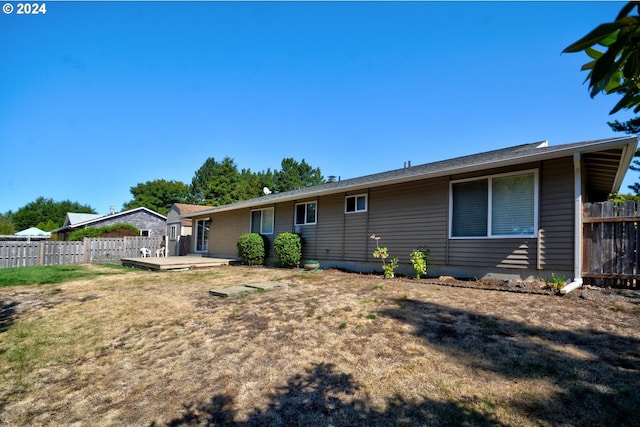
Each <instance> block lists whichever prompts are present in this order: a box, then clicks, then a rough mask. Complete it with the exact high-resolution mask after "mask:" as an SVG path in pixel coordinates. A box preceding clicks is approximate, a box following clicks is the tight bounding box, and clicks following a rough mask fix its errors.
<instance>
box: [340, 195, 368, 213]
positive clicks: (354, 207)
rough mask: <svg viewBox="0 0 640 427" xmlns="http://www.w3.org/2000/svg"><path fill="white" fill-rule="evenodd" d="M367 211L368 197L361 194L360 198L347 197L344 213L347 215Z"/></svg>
mask: <svg viewBox="0 0 640 427" xmlns="http://www.w3.org/2000/svg"><path fill="white" fill-rule="evenodd" d="M366 210H367V195H366V194H360V195H358V196H347V197H345V208H344V211H345V212H346V213H352V212H366Z"/></svg>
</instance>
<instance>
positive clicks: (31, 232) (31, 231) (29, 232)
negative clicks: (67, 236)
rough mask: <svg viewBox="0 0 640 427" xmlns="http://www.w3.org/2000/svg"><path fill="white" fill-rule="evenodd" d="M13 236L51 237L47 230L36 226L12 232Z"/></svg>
mask: <svg viewBox="0 0 640 427" xmlns="http://www.w3.org/2000/svg"><path fill="white" fill-rule="evenodd" d="M13 235H14V236H48V237H51V233H50V232H48V231H43V230H40V229H39V228H38V227H30V228H27V229H26V230H22V231H18V232H17V233H13Z"/></svg>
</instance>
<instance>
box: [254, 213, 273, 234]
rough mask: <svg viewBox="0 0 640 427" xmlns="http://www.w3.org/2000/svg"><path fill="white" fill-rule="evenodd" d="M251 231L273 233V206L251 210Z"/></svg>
mask: <svg viewBox="0 0 640 427" xmlns="http://www.w3.org/2000/svg"><path fill="white" fill-rule="evenodd" d="M251 232H252V233H259V234H273V208H267V209H260V210H255V211H251Z"/></svg>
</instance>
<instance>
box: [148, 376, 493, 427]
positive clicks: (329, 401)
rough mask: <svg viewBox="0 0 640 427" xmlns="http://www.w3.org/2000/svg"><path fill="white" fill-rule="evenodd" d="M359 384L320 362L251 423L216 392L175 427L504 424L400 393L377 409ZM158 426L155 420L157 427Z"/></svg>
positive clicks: (451, 405) (276, 395) (452, 404)
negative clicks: (240, 418) (360, 394)
mask: <svg viewBox="0 0 640 427" xmlns="http://www.w3.org/2000/svg"><path fill="white" fill-rule="evenodd" d="M357 389H358V386H357V384H356V382H355V380H354V379H353V377H352V376H351V375H349V374H343V373H339V372H335V368H334V366H333V365H332V364H317V365H315V366H314V367H313V368H312V369H310V370H309V371H308V372H307V373H305V374H297V375H295V376H294V377H292V378H290V379H289V381H288V383H287V385H286V386H284V387H282V388H280V389H278V390H276V392H275V393H274V395H273V397H272V401H271V403H270V404H269V406H268V407H267V408H266V409H264V410H263V409H259V408H254V409H253V410H252V411H251V412H250V414H249V416H248V419H247V421H241V422H239V421H234V419H235V417H236V411H235V410H234V409H233V403H234V402H233V397H232V396H229V395H216V396H214V397H212V398H211V400H210V401H209V402H207V403H203V404H199V405H185V407H184V410H183V413H182V415H181V416H179V417H177V418H175V419H173V420H171V421H169V422H168V423H167V424H166V425H167V426H170V427H177V426H186V425H206V426H238V427H249V426H256V427H257V426H305V427H306V426H309V427H325V426H327V427H328V426H380V427H382V426H385V427H386V426H392V425H393V426H396V425H406V426H413V425H429V426H439V425H442V426H450V425H474V426H502V425H503V424H501V423H499V422H498V421H496V420H495V419H494V418H493V417H492V416H488V415H486V414H482V413H480V412H477V411H474V410H471V409H469V408H465V407H464V406H463V405H460V404H458V403H456V402H444V403H443V402H437V401H434V400H421V401H413V400H408V399H405V398H403V397H402V396H394V397H393V398H391V399H390V400H388V402H387V409H386V410H378V409H375V408H372V407H371V405H370V404H369V403H368V402H367V401H366V400H361V399H349V398H348V396H349V395H352V394H353V393H354V392H355V391H356V390H357ZM157 425H158V424H156V423H152V424H151V426H153V427H155V426H157Z"/></svg>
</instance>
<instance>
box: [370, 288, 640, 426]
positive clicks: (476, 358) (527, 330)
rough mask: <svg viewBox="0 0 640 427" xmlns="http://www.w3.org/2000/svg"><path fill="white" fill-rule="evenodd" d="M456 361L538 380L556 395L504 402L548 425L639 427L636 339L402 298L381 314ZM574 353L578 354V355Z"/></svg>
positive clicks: (639, 363) (515, 377)
mask: <svg viewBox="0 0 640 427" xmlns="http://www.w3.org/2000/svg"><path fill="white" fill-rule="evenodd" d="M379 314H380V315H381V316H387V317H391V318H394V319H397V320H399V321H402V322H404V323H407V324H409V325H411V326H412V327H413V330H414V333H415V334H416V336H418V337H420V338H422V339H424V340H425V341H426V342H428V343H429V345H430V346H432V347H434V348H436V349H438V350H440V351H442V352H443V353H445V354H447V355H448V356H449V357H451V358H455V359H458V361H459V363H461V364H466V365H467V366H471V367H473V368H474V369H478V370H485V371H489V372H493V373H496V374H498V375H500V376H502V377H503V378H506V379H512V380H514V381H517V380H518V379H535V380H543V381H545V382H547V383H548V384H551V385H553V386H555V387H556V388H559V389H560V390H559V391H558V392H556V393H553V394H548V395H544V396H540V395H538V394H536V393H535V391H531V392H530V393H527V395H526V396H523V395H520V396H519V397H516V398H513V399H511V400H510V401H508V402H509V403H508V404H509V406H510V407H511V408H512V409H514V410H515V411H516V412H517V413H520V414H522V415H523V416H525V417H527V418H529V419H532V420H537V421H538V422H542V423H544V424H547V423H548V424H551V425H563V424H564V425H578V426H579V425H616V426H631V425H638V424H637V422H638V418H637V408H638V407H639V406H640V393H638V390H637V388H638V384H640V340H638V339H636V338H630V337H626V336H618V335H615V334H611V333H606V332H601V331H597V330H593V329H581V330H574V331H567V330H558V329H553V328H552V327H549V328H545V327H536V326H532V325H528V324H526V323H521V322H514V321H509V320H504V319H502V318H499V317H494V316H489V315H478V314H475V313H469V312H465V311H462V310H456V309H452V308H450V307H446V306H442V305H439V304H434V303H431V302H425V301H418V300H411V299H402V300H398V301H397V308H394V309H388V310H385V311H382V312H380V313H379ZM577 354H579V355H580V356H577Z"/></svg>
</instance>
